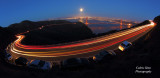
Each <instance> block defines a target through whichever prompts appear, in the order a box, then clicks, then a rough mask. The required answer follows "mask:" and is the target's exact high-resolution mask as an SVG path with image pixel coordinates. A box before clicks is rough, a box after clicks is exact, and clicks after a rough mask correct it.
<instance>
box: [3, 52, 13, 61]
mask: <svg viewBox="0 0 160 78" xmlns="http://www.w3.org/2000/svg"><path fill="white" fill-rule="evenodd" d="M5 60H6V61H7V62H10V61H12V56H11V54H9V53H6V54H5Z"/></svg>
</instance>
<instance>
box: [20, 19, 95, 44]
mask: <svg viewBox="0 0 160 78" xmlns="http://www.w3.org/2000/svg"><path fill="white" fill-rule="evenodd" d="M61 22H62V21H57V23H61ZM63 23H64V21H63ZM63 23H62V25H54V26H49V27H44V28H43V29H41V30H35V31H31V32H29V33H27V34H25V35H26V38H25V39H24V40H23V41H22V43H23V44H26V45H48V44H57V43H64V42H72V41H78V40H83V39H87V38H91V37H94V36H95V35H94V34H93V32H92V31H91V30H90V29H89V28H88V27H87V26H86V25H85V24H83V23H80V22H77V23H76V24H63ZM66 23H70V22H66Z"/></svg>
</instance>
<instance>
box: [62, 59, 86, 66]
mask: <svg viewBox="0 0 160 78" xmlns="http://www.w3.org/2000/svg"><path fill="white" fill-rule="evenodd" d="M88 65H89V61H88V59H86V58H69V59H66V60H64V61H62V62H61V68H77V67H85V66H88Z"/></svg>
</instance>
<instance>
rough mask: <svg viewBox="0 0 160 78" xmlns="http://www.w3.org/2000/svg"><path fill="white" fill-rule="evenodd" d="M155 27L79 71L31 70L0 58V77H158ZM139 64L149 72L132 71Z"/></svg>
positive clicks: (159, 61) (158, 40) (159, 39)
mask: <svg viewBox="0 0 160 78" xmlns="http://www.w3.org/2000/svg"><path fill="white" fill-rule="evenodd" d="M159 30H160V25H157V26H156V27H155V28H154V29H153V30H152V31H151V32H150V33H149V34H147V35H146V36H145V37H143V38H141V39H139V40H138V41H137V42H136V43H135V45H134V46H133V47H132V48H130V49H129V50H127V51H125V52H120V51H116V52H117V55H116V56H115V57H114V58H111V59H107V60H106V61H104V62H103V63H100V64H95V65H94V67H90V68H85V69H81V70H80V69H78V70H65V71H64V70H54V69H53V70H51V71H47V72H43V71H39V70H37V71H32V70H28V69H25V68H19V67H15V66H12V65H9V64H7V63H5V62H4V61H3V60H0V78H159V77H160V76H159V75H158V73H159V69H160V67H159V66H160V58H159V57H160V46H159V43H160V31H159ZM140 66H141V67H145V66H148V67H151V69H150V70H151V71H152V72H151V73H150V74H140V73H139V74H138V73H135V71H136V70H137V69H136V67H140ZM146 71H147V70H146Z"/></svg>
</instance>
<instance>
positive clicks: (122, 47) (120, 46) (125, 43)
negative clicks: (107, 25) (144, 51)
mask: <svg viewBox="0 0 160 78" xmlns="http://www.w3.org/2000/svg"><path fill="white" fill-rule="evenodd" d="M131 46H132V43H131V42H128V41H124V42H122V43H121V44H120V45H119V46H118V48H119V49H120V50H121V51H124V50H126V49H128V48H129V47H131Z"/></svg>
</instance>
